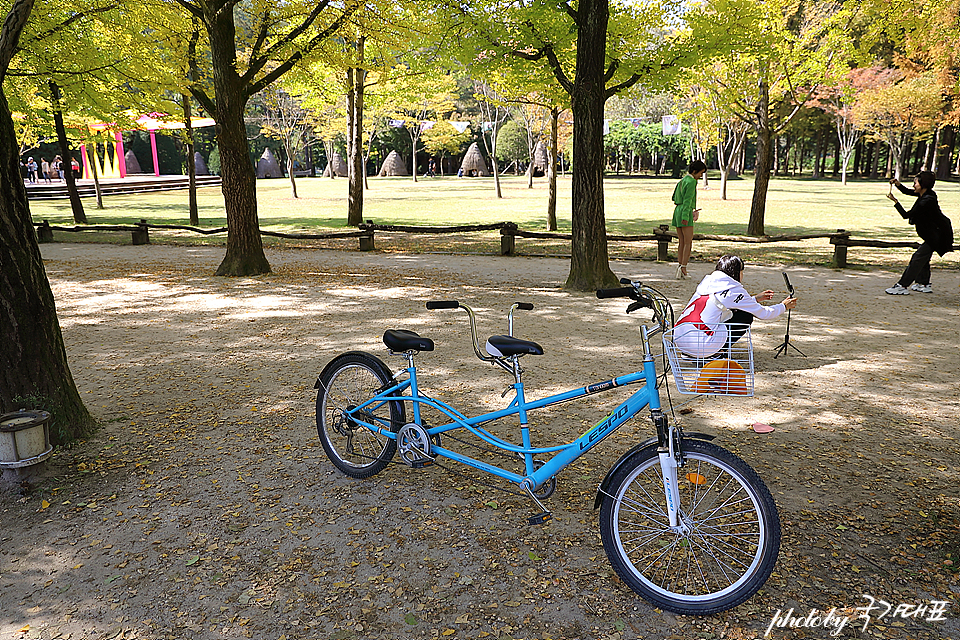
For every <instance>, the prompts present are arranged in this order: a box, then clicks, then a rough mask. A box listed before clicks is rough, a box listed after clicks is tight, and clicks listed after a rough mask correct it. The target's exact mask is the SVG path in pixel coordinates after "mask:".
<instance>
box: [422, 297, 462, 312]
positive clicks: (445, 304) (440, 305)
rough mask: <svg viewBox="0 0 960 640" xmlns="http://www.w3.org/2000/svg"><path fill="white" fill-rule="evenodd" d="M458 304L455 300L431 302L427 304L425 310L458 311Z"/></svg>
mask: <svg viewBox="0 0 960 640" xmlns="http://www.w3.org/2000/svg"><path fill="white" fill-rule="evenodd" d="M459 308H460V303H459V302H457V301H456V300H431V301H430V302H428V303H427V309H430V310H431V311H432V310H434V309H459Z"/></svg>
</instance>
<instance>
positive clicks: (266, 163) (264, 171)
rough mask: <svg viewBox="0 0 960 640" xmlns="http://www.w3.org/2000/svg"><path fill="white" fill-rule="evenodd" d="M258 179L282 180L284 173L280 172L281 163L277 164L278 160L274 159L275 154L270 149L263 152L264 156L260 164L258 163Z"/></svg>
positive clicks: (261, 157)
mask: <svg viewBox="0 0 960 640" xmlns="http://www.w3.org/2000/svg"><path fill="white" fill-rule="evenodd" d="M257 177H258V178H282V177H283V171H281V170H280V163H279V162H277V159H276V158H275V157H273V153H271V152H270V148H269V147H268V148H266V149H264V150H263V155H262V156H260V160H259V162H257Z"/></svg>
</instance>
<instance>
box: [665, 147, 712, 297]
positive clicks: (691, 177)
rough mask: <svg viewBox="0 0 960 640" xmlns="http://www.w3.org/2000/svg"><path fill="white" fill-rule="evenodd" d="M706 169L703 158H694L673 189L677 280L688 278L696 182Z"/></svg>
mask: <svg viewBox="0 0 960 640" xmlns="http://www.w3.org/2000/svg"><path fill="white" fill-rule="evenodd" d="M706 171H707V165H705V164H704V163H703V160H694V161H693V162H691V163H690V167H689V168H688V169H687V175H685V176H683V179H681V180H680V182H678V183H677V186H676V188H675V189H674V190H673V204H675V205H676V207H674V209H673V226H675V227H676V228H677V244H678V245H679V246H678V247H677V262H678V263H679V264H678V265H677V280H684V279H686V278H689V277H690V276H689V275H687V263H688V262H689V261H690V252H691V250H692V249H693V223H694V222H696V221H697V219H698V218H699V217H700V209H697V182H698V181H699V180H700V178H702V177H703V174H704V173H706Z"/></svg>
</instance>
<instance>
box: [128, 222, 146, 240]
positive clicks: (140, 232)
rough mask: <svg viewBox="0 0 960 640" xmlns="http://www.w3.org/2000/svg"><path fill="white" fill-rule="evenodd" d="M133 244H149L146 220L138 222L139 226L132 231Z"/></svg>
mask: <svg viewBox="0 0 960 640" xmlns="http://www.w3.org/2000/svg"><path fill="white" fill-rule="evenodd" d="M132 239H133V244H150V228H149V227H148V226H147V221H146V220H140V224H138V225H137V228H136V229H134V230H133V238H132Z"/></svg>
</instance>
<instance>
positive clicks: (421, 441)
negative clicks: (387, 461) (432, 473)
mask: <svg viewBox="0 0 960 640" xmlns="http://www.w3.org/2000/svg"><path fill="white" fill-rule="evenodd" d="M397 453H399V454H400V459H401V460H403V461H404V462H406V463H407V464H409V465H411V466H413V464H414V463H415V462H423V461H424V460H430V459H432V456H431V442H430V435H429V434H428V433H427V432H426V430H425V429H424V428H423V427H421V426H420V425H418V424H414V423H412V422H410V423H407V424H405V425H403V426H402V427H400V430H399V431H398V432H397Z"/></svg>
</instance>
